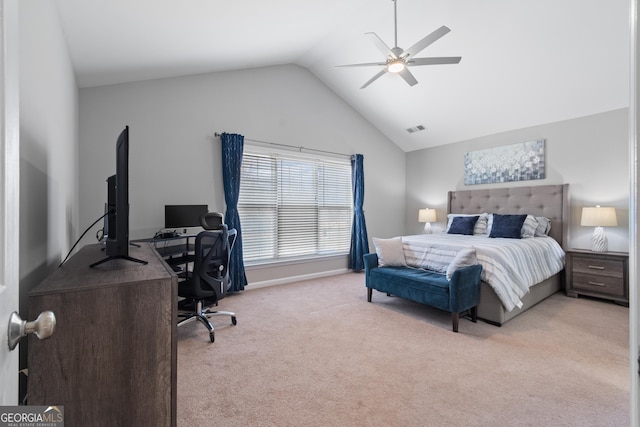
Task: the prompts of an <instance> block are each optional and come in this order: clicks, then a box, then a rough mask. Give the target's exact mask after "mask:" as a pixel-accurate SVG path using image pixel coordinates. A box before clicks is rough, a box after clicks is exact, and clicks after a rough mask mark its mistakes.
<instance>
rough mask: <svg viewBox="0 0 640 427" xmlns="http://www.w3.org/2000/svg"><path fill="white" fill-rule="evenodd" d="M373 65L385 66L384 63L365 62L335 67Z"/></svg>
mask: <svg viewBox="0 0 640 427" xmlns="http://www.w3.org/2000/svg"><path fill="white" fill-rule="evenodd" d="M374 65H377V66H385V65H387V63H386V62H367V63H365V64H347V65H336V67H372V66H374Z"/></svg>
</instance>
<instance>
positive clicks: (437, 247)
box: [402, 233, 564, 311]
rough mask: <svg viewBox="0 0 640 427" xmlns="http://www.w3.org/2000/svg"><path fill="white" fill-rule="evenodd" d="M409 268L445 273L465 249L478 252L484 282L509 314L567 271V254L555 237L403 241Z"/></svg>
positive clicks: (446, 237)
mask: <svg viewBox="0 0 640 427" xmlns="http://www.w3.org/2000/svg"><path fill="white" fill-rule="evenodd" d="M402 243H403V250H404V255H405V260H406V262H407V265H408V266H410V267H416V268H428V269H435V270H441V269H442V268H443V266H444V269H446V267H447V265H448V263H449V262H451V260H452V259H453V257H455V254H456V253H457V252H458V251H459V250H460V249H462V248H463V247H469V246H473V247H475V248H476V256H477V259H478V262H479V263H480V264H481V265H482V281H484V282H486V283H488V284H489V286H491V287H492V288H493V290H494V291H495V292H496V295H497V296H498V298H499V299H500V301H501V302H502V305H503V306H504V308H505V310H506V311H511V310H513V309H514V308H515V307H522V301H521V300H520V298H522V297H523V296H524V295H526V294H527V293H528V292H529V288H530V287H531V286H533V285H535V284H537V283H539V282H542V281H543V280H545V279H548V278H549V277H551V276H553V275H554V274H556V273H558V272H560V271H562V269H563V268H564V251H563V250H562V248H561V247H560V245H559V244H558V242H556V241H555V240H554V239H553V238H551V237H533V238H528V239H505V238H490V237H487V236H477V235H474V236H467V235H464V236H463V235H459V234H445V233H442V234H421V235H416V236H403V237H402Z"/></svg>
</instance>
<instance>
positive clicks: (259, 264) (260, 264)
mask: <svg viewBox="0 0 640 427" xmlns="http://www.w3.org/2000/svg"><path fill="white" fill-rule="evenodd" d="M348 256H349V254H348V253H342V254H333V255H314V256H309V257H304V258H288V259H282V260H275V261H253V262H245V265H244V267H245V270H253V269H258V268H264V267H281V266H287V265H296V264H307V263H310V262H321V261H329V260H333V259H341V258H345V257H348Z"/></svg>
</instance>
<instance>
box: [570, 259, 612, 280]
mask: <svg viewBox="0 0 640 427" xmlns="http://www.w3.org/2000/svg"><path fill="white" fill-rule="evenodd" d="M624 270H625V268H624V261H622V260H615V259H595V258H586V257H579V256H578V257H574V258H573V273H574V274H576V276H577V275H578V274H580V273H583V274H588V275H598V276H608V277H617V278H619V279H620V282H622V279H623V277H624Z"/></svg>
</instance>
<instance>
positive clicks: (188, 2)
mask: <svg viewBox="0 0 640 427" xmlns="http://www.w3.org/2000/svg"><path fill="white" fill-rule="evenodd" d="M55 2H56V3H57V5H58V10H59V13H60V19H61V22H62V26H63V30H64V32H65V36H66V38H67V41H68V45H69V49H70V52H71V59H72V62H73V66H74V68H75V71H76V75H77V79H78V84H79V85H80V87H89V86H99V85H107V84H113V83H121V82H128V81H137V80H146V79H153V78H161V77H170V76H179V75H187V74H197V73H206V72H212V71H223V70H234V69H243V68H252V67H261V66H266V65H276V64H289V63H294V64H298V65H301V66H303V67H306V68H307V69H309V70H310V71H311V72H312V73H313V74H314V75H315V76H317V77H318V78H319V79H320V80H321V81H323V82H324V83H325V84H326V85H327V86H328V87H330V88H331V89H332V90H333V91H334V92H335V93H336V94H338V95H339V96H340V97H341V98H343V99H344V100H345V101H346V102H347V103H349V104H350V105H351V106H353V107H354V108H355V109H356V110H358V111H359V112H360V114H362V116H364V117H365V118H366V119H368V120H369V121H370V122H371V123H372V124H373V125H374V126H376V127H377V128H378V129H379V130H380V131H381V132H382V133H384V134H385V135H386V136H387V137H388V138H389V139H391V140H392V141H394V142H395V143H396V144H397V145H398V146H399V147H400V148H402V149H403V150H405V151H412V150H416V149H421V148H426V147H431V146H436V145H442V144H448V143H452V142H457V141H462V140H467V139H471V138H475V137H480V136H486V135H491V134H495V133H499V132H504V131H508V130H513V129H519V128H523V127H528V126H535V125H538V124H543V123H550V122H554V121H560V120H566V119H571V118H575V117H581V116H586V115H590V114H596V113H600V112H604V111H610V110H614V109H618V108H624V107H627V106H628V105H629V59H628V58H629V30H628V27H629V2H628V0H589V1H585V0H519V1H513V0H483V1H479V0H428V1H427V0H398V3H397V6H398V44H399V45H400V47H403V48H405V49H406V48H408V47H409V46H411V45H413V44H414V43H415V42H416V41H418V40H419V39H421V38H422V37H424V36H426V35H427V34H429V33H431V32H432V31H434V30H435V29H437V28H438V27H440V26H442V25H446V26H447V27H449V28H450V29H451V32H450V33H449V34H447V35H445V36H444V37H442V38H441V39H440V40H438V41H437V42H435V43H434V44H432V45H431V46H429V47H427V48H426V49H425V50H424V51H423V52H421V53H420V54H418V55H417V57H428V56H462V61H461V62H460V64H458V65H435V66H420V67H412V68H411V71H412V73H413V74H414V76H415V77H416V79H417V80H418V82H419V83H418V84H417V85H415V86H413V87H410V86H408V85H407V84H406V83H405V82H404V81H403V80H402V79H401V78H400V77H399V76H396V75H391V74H387V75H384V76H382V77H381V78H380V79H378V80H377V81H375V82H374V83H373V84H371V85H370V86H369V87H367V88H366V89H360V86H362V85H363V84H364V83H365V82H366V81H367V80H369V78H371V77H373V75H374V74H376V73H377V72H378V71H379V70H380V69H379V68H377V67H358V68H336V67H335V66H336V65H342V64H351V63H360V62H377V61H383V60H384V58H383V56H382V54H381V53H380V51H378V50H377V49H376V48H375V46H374V45H373V44H372V43H371V40H369V38H367V37H366V36H365V35H364V33H366V32H375V33H377V34H378V36H380V37H381V38H382V40H384V41H385V42H386V43H387V44H388V45H389V46H390V47H392V46H393V41H394V32H393V2H392V0H304V1H301V0H271V1H265V0H227V1H222V0H180V1H176V0H108V1H105V0H55ZM417 125H424V126H425V127H426V128H427V129H426V130H425V131H421V132H417V133H413V134H409V133H408V132H407V131H406V130H405V129H406V128H410V127H414V126H417ZM541 136H542V137H544V135H541Z"/></svg>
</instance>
